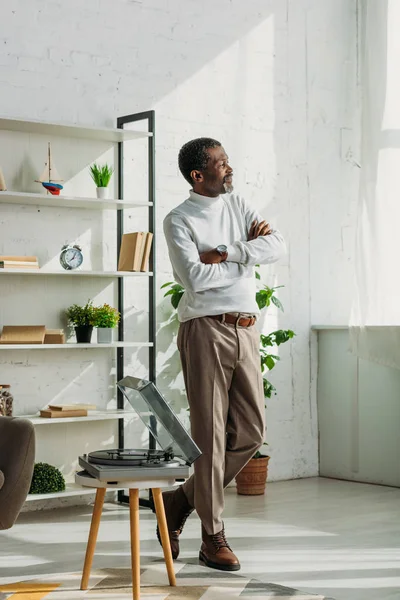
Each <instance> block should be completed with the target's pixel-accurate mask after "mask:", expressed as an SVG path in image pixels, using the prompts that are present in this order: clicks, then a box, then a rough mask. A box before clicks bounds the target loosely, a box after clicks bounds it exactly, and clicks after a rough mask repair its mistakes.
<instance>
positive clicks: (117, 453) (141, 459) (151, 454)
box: [88, 448, 179, 467]
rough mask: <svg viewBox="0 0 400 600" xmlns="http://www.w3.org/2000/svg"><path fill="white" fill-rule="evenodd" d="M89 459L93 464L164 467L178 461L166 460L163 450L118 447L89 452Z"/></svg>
mask: <svg viewBox="0 0 400 600" xmlns="http://www.w3.org/2000/svg"><path fill="white" fill-rule="evenodd" d="M88 460H89V462H90V463H92V464H97V465H114V466H123V467H140V466H146V467H150V466H159V467H163V466H172V465H175V464H176V462H174V463H173V462H172V461H170V460H165V455H164V452H163V451H162V450H130V449H118V448H115V449H110V450H96V451H95V452H89V454H88ZM178 464H179V463H178Z"/></svg>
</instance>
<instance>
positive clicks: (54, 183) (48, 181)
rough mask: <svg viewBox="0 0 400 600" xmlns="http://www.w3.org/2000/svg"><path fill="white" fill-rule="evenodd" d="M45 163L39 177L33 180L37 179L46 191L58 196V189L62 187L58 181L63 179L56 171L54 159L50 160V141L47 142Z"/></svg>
mask: <svg viewBox="0 0 400 600" xmlns="http://www.w3.org/2000/svg"><path fill="white" fill-rule="evenodd" d="M45 165H46V166H45V168H44V170H43V173H42V174H41V176H40V178H39V179H36V180H35V181H37V182H38V183H41V184H42V186H43V187H44V188H45V189H46V190H47V191H48V192H50V194H53V196H59V194H60V190H62V189H63V186H62V185H61V183H60V182H61V181H63V180H62V179H61V178H60V176H59V174H58V171H57V169H56V167H55V164H54V161H53V160H52V157H51V146H50V142H49V148H48V157H47V162H46V163H45Z"/></svg>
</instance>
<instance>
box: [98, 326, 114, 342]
mask: <svg viewBox="0 0 400 600" xmlns="http://www.w3.org/2000/svg"><path fill="white" fill-rule="evenodd" d="M112 332H113V330H112V327H98V328H97V343H98V344H111V342H112V338H113V335H112Z"/></svg>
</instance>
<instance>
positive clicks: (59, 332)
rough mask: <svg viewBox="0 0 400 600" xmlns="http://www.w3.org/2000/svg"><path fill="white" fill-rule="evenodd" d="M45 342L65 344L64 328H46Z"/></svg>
mask: <svg viewBox="0 0 400 600" xmlns="http://www.w3.org/2000/svg"><path fill="white" fill-rule="evenodd" d="M43 343H44V344H65V334H64V329H46V331H45V334H44V341H43Z"/></svg>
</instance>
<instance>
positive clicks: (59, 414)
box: [40, 409, 87, 419]
mask: <svg viewBox="0 0 400 600" xmlns="http://www.w3.org/2000/svg"><path fill="white" fill-rule="evenodd" d="M40 416H41V417H43V418H44V419H63V418H64V419H65V418H67V417H87V410H68V411H67V410H66V411H63V410H50V409H44V410H41V411H40Z"/></svg>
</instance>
